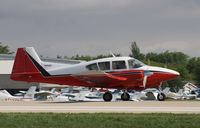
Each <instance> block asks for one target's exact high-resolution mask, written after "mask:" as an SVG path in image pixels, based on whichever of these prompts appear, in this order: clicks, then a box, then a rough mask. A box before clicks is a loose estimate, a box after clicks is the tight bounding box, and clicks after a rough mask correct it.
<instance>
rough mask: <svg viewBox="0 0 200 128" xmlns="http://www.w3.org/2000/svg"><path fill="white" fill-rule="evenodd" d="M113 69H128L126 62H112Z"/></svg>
mask: <svg viewBox="0 0 200 128" xmlns="http://www.w3.org/2000/svg"><path fill="white" fill-rule="evenodd" d="M112 68H113V69H126V63H125V61H113V62H112Z"/></svg>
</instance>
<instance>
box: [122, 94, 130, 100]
mask: <svg viewBox="0 0 200 128" xmlns="http://www.w3.org/2000/svg"><path fill="white" fill-rule="evenodd" d="M121 99H122V100H123V101H129V100H130V95H129V94H128V93H127V92H124V93H122V95H121Z"/></svg>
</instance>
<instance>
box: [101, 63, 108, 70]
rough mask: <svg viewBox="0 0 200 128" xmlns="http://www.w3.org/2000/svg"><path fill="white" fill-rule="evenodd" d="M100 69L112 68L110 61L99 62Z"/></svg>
mask: <svg viewBox="0 0 200 128" xmlns="http://www.w3.org/2000/svg"><path fill="white" fill-rule="evenodd" d="M98 65H99V68H100V70H110V62H100V63H98Z"/></svg>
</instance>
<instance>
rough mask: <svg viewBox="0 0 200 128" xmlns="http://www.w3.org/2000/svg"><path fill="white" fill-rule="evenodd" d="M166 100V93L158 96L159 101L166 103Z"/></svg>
mask: <svg viewBox="0 0 200 128" xmlns="http://www.w3.org/2000/svg"><path fill="white" fill-rule="evenodd" d="M165 98H166V96H165V94H164V93H159V94H158V96H157V99H158V101H164V100H165Z"/></svg>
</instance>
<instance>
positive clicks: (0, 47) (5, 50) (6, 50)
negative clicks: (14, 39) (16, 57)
mask: <svg viewBox="0 0 200 128" xmlns="http://www.w3.org/2000/svg"><path fill="white" fill-rule="evenodd" d="M0 54H13V52H11V51H10V49H9V47H8V45H6V46H3V45H2V43H1V42H0Z"/></svg>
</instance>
